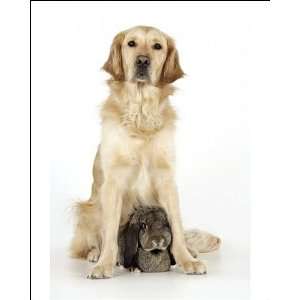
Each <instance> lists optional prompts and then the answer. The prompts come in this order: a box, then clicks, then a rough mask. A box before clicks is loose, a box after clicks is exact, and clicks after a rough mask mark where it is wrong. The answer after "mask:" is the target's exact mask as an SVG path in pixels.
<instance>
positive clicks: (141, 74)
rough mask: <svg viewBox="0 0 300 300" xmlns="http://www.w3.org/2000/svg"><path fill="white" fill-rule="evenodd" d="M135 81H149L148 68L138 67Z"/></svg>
mask: <svg viewBox="0 0 300 300" xmlns="http://www.w3.org/2000/svg"><path fill="white" fill-rule="evenodd" d="M135 80H136V81H139V82H145V81H149V72H148V68H143V67H138V68H137V69H136V72H135Z"/></svg>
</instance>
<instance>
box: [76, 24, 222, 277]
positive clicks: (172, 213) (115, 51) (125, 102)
mask: <svg viewBox="0 0 300 300" xmlns="http://www.w3.org/2000/svg"><path fill="white" fill-rule="evenodd" d="M103 69H104V70H105V71H106V72H108V73H109V74H110V75H111V76H112V78H111V79H110V80H109V81H108V85H109V87H110V96H109V97H108V99H107V100H106V101H105V103H104V105H103V107H102V110H101V118H102V141H101V145H100V146H99V148H98V152H97V155H96V158H95V161H94V168H93V176H94V182H93V186H92V193H91V197H90V199H89V200H88V201H86V202H80V203H78V205H77V208H78V209H77V217H78V221H77V225H76V229H75V235H74V238H73V241H72V245H71V251H72V255H73V256H74V257H86V258H87V259H88V260H90V261H98V262H97V264H96V265H95V266H94V268H93V269H92V271H91V273H90V274H89V276H88V277H89V278H109V277H112V275H113V268H114V266H115V264H116V261H117V255H118V245H117V236H118V229H119V226H121V225H123V224H125V223H126V222H127V221H128V217H129V215H130V214H131V212H132V210H133V208H134V207H136V206H137V205H140V204H142V205H158V206H161V207H163V208H164V209H165V211H166V213H167V216H168V219H169V223H170V225H171V228H172V233H173V241H172V249H171V251H172V253H173V256H174V258H175V260H176V263H177V265H179V266H180V267H181V268H182V270H183V271H184V272H185V273H188V274H205V273H206V267H205V265H204V264H203V263H202V262H201V261H200V260H198V259H196V258H194V257H193V256H192V255H191V253H190V251H189V250H188V249H187V245H186V241H185V237H184V231H183V227H182V222H181V217H180V210H179V203H178V193H177V188H176V183H175V173H174V168H175V147H174V134H175V121H176V113H175V111H174V109H173V108H172V106H171V105H170V102H169V96H170V95H172V94H173V92H174V88H173V87H172V85H171V83H173V82H174V81H175V80H177V79H179V78H181V77H182V76H183V74H184V73H183V71H182V69H181V67H180V64H179V58H178V52H177V50H176V47H175V44H174V41H173V39H171V38H170V37H169V36H168V35H166V34H165V33H162V32H161V31H160V30H158V29H155V28H153V27H146V26H138V27H134V28H131V29H129V30H126V31H123V32H121V33H119V34H118V35H117V36H116V37H115V38H114V40H113V43H112V46H111V50H110V54H109V57H108V60H107V61H106V63H105V64H104V66H103ZM207 237H208V241H206V247H207V249H206V250H207V251H210V250H213V248H214V247H215V248H216V245H217V244H218V241H219V240H218V239H216V238H215V237H214V236H210V235H207ZM99 256H100V258H99ZM98 259H99V260H98Z"/></svg>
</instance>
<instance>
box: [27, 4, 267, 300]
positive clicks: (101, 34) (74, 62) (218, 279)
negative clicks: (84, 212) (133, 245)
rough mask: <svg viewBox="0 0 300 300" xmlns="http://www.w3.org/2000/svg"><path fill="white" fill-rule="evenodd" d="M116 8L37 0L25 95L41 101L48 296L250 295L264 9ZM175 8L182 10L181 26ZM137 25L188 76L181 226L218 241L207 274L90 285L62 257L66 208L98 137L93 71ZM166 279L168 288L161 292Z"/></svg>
mask: <svg viewBox="0 0 300 300" xmlns="http://www.w3.org/2000/svg"><path fill="white" fill-rule="evenodd" d="M122 6H123V4H121V5H119V6H117V5H107V6H103V4H99V3H91V4H84V3H75V4H72V3H71V4H69V3H68V4H65V5H62V4H57V5H55V4H47V3H33V9H32V51H33V52H32V53H33V59H32V74H33V86H34V88H33V91H34V95H33V100H34V101H40V102H43V105H45V107H46V108H47V115H45V116H44V118H45V121H46V122H47V124H48V132H47V145H48V149H49V155H50V212H51V217H50V218H51V220H50V222H51V293H52V299H56V300H57V299H66V298H68V299H69V298H73V299H75V298H76V297H77V298H79V299H80V298H81V297H82V293H84V294H85V295H87V297H88V298H91V297H93V296H94V294H95V293H96V294H97V295H103V296H105V297H107V298H108V299H113V298H119V297H127V298H129V297H131V298H135V297H136V298H140V297H141V294H144V293H145V289H146V290H149V292H148V293H147V296H148V297H153V296H154V295H156V296H157V297H159V298H161V299H166V298H169V297H171V298H182V297H183V295H185V297H191V298H194V297H197V296H199V295H200V294H202V295H203V294H205V297H206V298H207V299H218V298H220V297H222V298H223V299H226V298H228V299H231V300H233V299H247V298H248V295H249V290H248V273H249V270H248V256H249V253H248V249H249V213H250V209H249V145H248V143H249V133H248V124H247V120H248V116H247V110H248V108H247V107H248V102H249V96H248V94H249V90H250V89H251V82H250V80H249V75H248V74H249V72H251V71H252V68H253V65H252V64H253V61H252V55H253V49H252V47H251V45H253V44H254V43H256V37H255V34H254V33H255V29H256V26H257V25H256V24H255V22H253V18H261V16H262V14H263V9H262V8H245V7H244V8H243V7H238V6H237V7H236V6H231V7H230V6H229V7H224V6H221V7H216V6H211V5H207V6H204V7H202V8H201V7H199V8H191V7H190V8H185V7H174V8H172V9H171V10H170V9H169V8H168V7H162V6H161V7H157V6H153V5H146V6H142V7H141V6H136V5H132V7H131V8H125V7H122ZM182 15H185V16H188V18H186V19H185V21H184V22H179V20H180V18H181V16H182ZM138 24H146V25H151V26H156V27H158V28H160V29H161V30H163V31H166V32H167V33H168V34H170V35H171V36H173V37H174V38H175V39H176V41H177V44H178V51H179V54H180V57H181V63H182V67H183V69H184V70H185V72H186V73H187V76H186V78H185V79H183V80H180V81H178V82H177V86H178V87H179V91H178V93H177V95H176V96H175V97H173V98H174V99H172V103H173V104H174V106H175V107H176V109H177V111H178V115H179V122H178V132H177V154H178V168H177V181H178V187H179V193H180V198H181V200H180V201H181V211H182V217H183V221H184V224H185V227H187V228H189V227H197V228H202V229H206V230H209V231H211V232H214V233H216V234H218V235H219V236H220V237H221V238H222V240H223V241H224V244H223V247H222V250H221V252H220V254H214V255H210V256H207V257H206V256H205V257H204V259H207V265H208V274H209V275H208V276H207V277H206V278H201V277H199V276H198V277H193V278H191V277H187V276H184V275H182V274H180V273H176V274H171V275H170V274H155V275H151V280H149V279H148V280H146V278H148V277H146V276H147V275H146V276H144V274H143V275H141V276H140V277H139V278H137V279H134V278H133V277H132V276H130V275H131V274H125V275H122V276H118V277H116V278H114V279H112V280H111V281H108V282H107V281H105V282H103V281H101V282H92V283H87V282H86V281H87V279H86V278H85V277H86V275H87V272H88V268H91V265H89V266H88V264H87V263H80V262H77V261H74V260H72V261H71V260H70V259H68V258H67V256H66V251H67V247H68V244H69V241H70V237H71V232H72V227H71V224H72V222H71V221H70V206H71V204H72V202H74V200H76V198H77V197H79V198H82V199H88V197H89V193H90V189H91V170H92V163H93V160H94V155H95V152H96V147H97V144H98V143H99V142H100V140H101V138H100V124H99V117H98V111H99V108H98V107H97V105H98V104H100V103H102V102H103V100H104V99H105V97H107V95H108V90H107V88H106V86H105V83H104V81H105V79H106V78H107V77H108V76H107V75H106V74H104V73H103V72H102V73H101V72H100V67H101V65H102V64H103V63H104V62H105V60H106V58H107V56H108V53H109V47H110V44H111V41H112V39H113V37H114V35H115V34H116V33H118V32H119V31H121V30H124V29H127V28H128V27H131V26H134V25H138ZM175 275H176V276H175ZM152 277H153V279H152ZM172 281H174V283H175V285H176V289H175V288H174V290H171V291H170V290H168V289H165V288H164V287H165V286H168V285H170V283H171V282H172ZM75 286H76V288H75ZM134 286H135V287H136V288H135V292H133V287H134ZM121 287H122V289H121ZM139 287H140V288H139ZM216 287H217V288H216ZM116 289H117V291H116ZM120 289H121V290H120ZM78 291H81V293H79V294H78ZM151 291H152V292H151Z"/></svg>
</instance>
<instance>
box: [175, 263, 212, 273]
mask: <svg viewBox="0 0 300 300" xmlns="http://www.w3.org/2000/svg"><path fill="white" fill-rule="evenodd" d="M181 268H182V270H183V272H184V273H186V274H196V275H204V274H206V273H207V270H206V266H205V264H204V263H203V262H201V261H199V260H190V261H186V262H183V263H182V264H181Z"/></svg>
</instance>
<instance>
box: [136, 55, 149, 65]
mask: <svg viewBox="0 0 300 300" xmlns="http://www.w3.org/2000/svg"><path fill="white" fill-rule="evenodd" d="M135 63H136V64H137V65H138V66H143V67H144V66H145V67H147V66H149V65H150V58H149V57H148V56H145V55H139V56H138V57H137V58H136V61H135Z"/></svg>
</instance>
